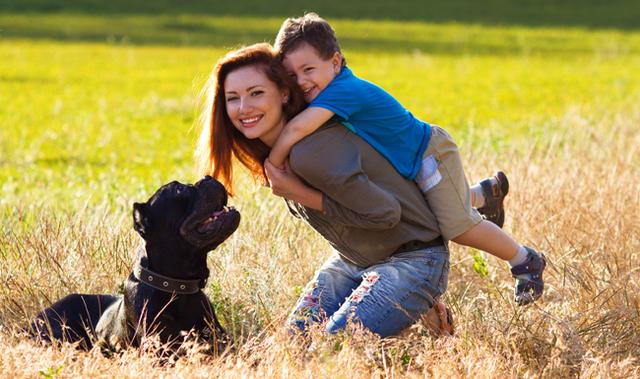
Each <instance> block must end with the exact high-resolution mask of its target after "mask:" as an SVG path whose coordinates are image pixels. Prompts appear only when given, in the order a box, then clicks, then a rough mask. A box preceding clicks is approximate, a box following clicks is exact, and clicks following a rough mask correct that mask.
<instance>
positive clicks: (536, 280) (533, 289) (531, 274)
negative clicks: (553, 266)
mask: <svg viewBox="0 0 640 379" xmlns="http://www.w3.org/2000/svg"><path fill="white" fill-rule="evenodd" d="M524 248H525V249H526V250H527V252H528V253H529V254H528V255H527V260H526V261H525V262H524V263H521V264H519V265H517V266H513V267H512V268H511V274H512V275H513V277H514V278H516V288H515V291H514V294H515V301H516V303H517V304H518V305H526V304H529V303H532V302H534V301H535V300H536V299H537V298H539V297H540V296H541V295H542V291H543V290H544V280H543V279H542V273H543V272H544V268H545V267H546V266H547V259H546V258H545V256H544V254H540V253H538V252H536V251H535V250H533V249H532V248H529V247H526V246H524Z"/></svg>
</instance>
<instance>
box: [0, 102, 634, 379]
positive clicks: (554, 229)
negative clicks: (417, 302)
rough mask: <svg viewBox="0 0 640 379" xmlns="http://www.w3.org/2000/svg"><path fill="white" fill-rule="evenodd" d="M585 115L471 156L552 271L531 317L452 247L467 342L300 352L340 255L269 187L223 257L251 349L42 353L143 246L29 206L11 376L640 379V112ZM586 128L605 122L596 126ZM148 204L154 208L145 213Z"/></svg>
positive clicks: (504, 273)
mask: <svg viewBox="0 0 640 379" xmlns="http://www.w3.org/2000/svg"><path fill="white" fill-rule="evenodd" d="M637 112H638V111H637V110H633V109H632V110H631V111H630V112H626V113H624V114H620V115H613V116H611V115H606V116H601V117H598V116H594V115H593V112H585V111H579V110H576V111H574V112H570V113H568V114H567V115H565V117H563V118H561V119H557V120H550V121H549V125H548V127H547V133H546V135H545V136H543V137H541V138H540V139H539V140H537V141H531V143H530V144H529V145H527V146H525V147H523V146H519V147H518V148H515V147H514V148H504V149H502V150H500V156H498V155H497V154H496V153H495V152H494V150H492V149H489V148H488V147H486V146H482V145H477V144H476V145H471V144H469V143H466V142H463V143H462V150H463V154H464V158H465V160H466V162H468V165H467V168H468V173H469V174H470V176H472V179H479V178H481V177H482V176H484V174H486V173H489V172H493V171H494V170H495V169H496V168H500V169H503V170H504V171H506V172H507V173H508V174H509V178H510V180H511V183H512V191H511V194H510V195H509V197H508V202H507V207H508V220H507V224H506V226H505V227H506V230H508V231H510V232H511V233H512V234H513V235H514V236H515V237H516V238H517V239H518V240H520V241H522V242H523V243H525V244H528V245H531V246H534V247H536V248H538V249H540V250H541V251H543V252H545V253H546V255H547V257H548V258H549V260H550V265H549V266H548V268H547V271H546V281H547V287H546V291H545V294H544V297H543V299H542V301H539V302H537V303H536V304H535V305H533V306H529V307H525V308H520V307H516V306H515V305H514V303H513V301H512V299H511V296H512V295H511V290H512V284H513V283H512V279H511V278H510V277H509V274H508V270H507V267H506V266H505V265H504V264H503V263H501V262H498V261H497V260H494V259H489V275H488V277H481V276H480V275H478V274H476V273H475V272H474V271H473V269H472V264H471V259H470V257H471V256H472V254H471V252H470V251H469V250H468V249H464V248H461V247H459V246H456V245H453V244H452V245H451V247H452V265H451V267H452V270H451V274H450V282H449V290H448V292H447V295H446V299H445V301H446V302H447V303H448V304H449V305H450V306H451V308H452V309H453V311H454V317H455V320H456V322H457V335H456V336H454V337H450V338H440V339H433V338H431V337H429V335H428V333H426V332H425V331H424V330H423V329H422V328H421V326H419V325H418V326H416V327H414V328H413V330H412V331H411V332H410V333H409V334H408V335H406V336H404V337H402V338H395V339H388V340H380V339H378V338H376V337H375V336H373V335H370V334H367V333H364V332H362V331H360V330H349V331H348V332H347V333H344V334H340V335H336V336H325V335H321V334H320V333H314V334H312V339H313V340H314V346H315V348H313V349H308V348H307V346H308V345H307V343H306V342H305V341H299V340H292V339H290V338H287V336H286V333H284V332H283V330H282V328H281V324H282V321H283V319H284V317H286V314H287V312H288V310H289V308H290V307H291V306H292V305H293V303H294V301H295V299H296V296H297V294H298V293H299V291H300V288H301V286H303V285H304V284H305V282H306V281H307V280H308V279H309V278H310V277H311V275H312V274H313V272H314V270H315V269H316V268H317V267H318V266H319V264H320V263H321V262H322V261H323V260H324V259H325V257H326V256H327V255H328V253H329V247H328V244H326V243H325V242H324V241H323V240H322V239H321V238H319V237H317V236H316V235H315V234H314V233H313V232H312V231H310V229H309V228H308V227H306V226H305V225H304V224H301V223H299V222H298V221H295V220H294V219H293V218H292V217H290V216H289V215H288V212H287V211H286V208H285V206H284V204H283V203H282V202H281V201H279V200H278V199H275V198H272V197H270V196H269V195H268V193H267V192H266V190H260V189H250V188H253V187H251V186H250V184H249V183H248V181H247V180H248V179H246V178H245V179H243V180H245V181H246V182H245V185H244V186H241V187H239V188H243V187H244V188H245V191H239V192H241V193H240V194H239V196H238V197H237V198H236V199H234V201H233V202H234V203H235V205H236V206H237V207H238V208H240V209H241V211H242V214H243V220H242V223H241V227H240V228H239V230H238V231H237V232H236V234H235V235H234V236H233V237H232V238H231V239H230V240H228V241H227V242H226V243H225V244H224V245H223V246H222V247H221V248H220V249H218V250H217V251H216V252H214V253H212V254H211V255H210V260H209V264H210V266H211V268H212V276H211V280H210V284H209V286H208V288H207V292H208V294H209V295H210V297H211V298H212V299H213V301H214V303H215V304H216V306H217V309H218V312H219V315H220V316H221V318H222V319H223V322H224V324H225V326H226V328H227V329H228V330H229V331H231V332H232V334H233V340H234V341H235V344H234V347H233V349H232V350H230V351H228V352H226V353H225V354H223V355H222V356H220V357H211V356H207V355H204V354H201V353H200V352H199V350H198V349H197V348H196V347H194V348H193V349H192V350H190V352H189V354H187V356H186V357H184V358H182V359H179V360H177V361H176V362H174V363H173V364H164V365H163V364H162V363H163V362H161V361H160V360H159V359H158V358H156V356H155V355H154V354H149V353H145V352H141V351H139V350H130V351H127V352H125V353H124V354H122V355H121V356H118V357H115V358H106V357H104V356H102V355H101V354H100V352H99V351H91V352H88V353H86V352H78V351H76V350H74V349H73V348H72V347H71V346H69V345H63V346H54V347H51V346H41V345H40V344H38V343H36V342H34V341H31V340H29V339H27V338H26V337H25V336H24V335H22V334H20V333H19V331H18V328H19V326H21V325H24V324H25V323H26V322H27V320H28V318H29V317H30V316H32V315H33V314H35V312H36V311H37V310H38V309H39V307H41V306H44V305H47V304H49V303H50V302H51V301H53V300H55V299H57V298H59V297H61V296H63V295H65V294H67V293H70V292H102V293H104V292H110V293H113V292H116V291H117V288H118V286H119V284H120V283H122V281H123V279H124V278H125V277H126V275H127V273H128V271H129V269H130V265H131V255H130V253H131V252H132V250H133V248H134V246H135V245H136V244H137V243H138V239H137V237H136V236H135V235H134V232H133V231H132V229H131V227H130V226H131V220H130V216H129V214H128V213H127V214H124V213H121V212H120V213H119V212H114V211H113V210H112V209H109V207H107V206H104V207H97V208H93V207H92V208H86V209H82V210H79V211H77V212H74V213H73V214H59V213H54V212H52V211H50V210H48V209H47V208H46V207H45V206H43V207H40V208H35V209H34V208H33V207H30V206H29V205H24V207H23V208H16V209H14V210H13V211H12V213H10V214H8V215H6V217H5V218H4V220H3V221H2V227H3V230H2V234H1V235H0V248H1V249H2V250H1V251H0V254H1V256H0V278H1V281H2V283H3V286H2V287H1V288H0V351H1V352H2V353H0V376H2V377H19V376H24V377H36V376H49V377H51V376H59V377H78V376H87V377H89V376H90V377H211V376H215V377H349V378H360V377H362V378H370V377H404V376H406V377H423V376H436V377H440V376H442V377H464V376H471V377H516V376H517V377H538V376H542V377H584V378H592V377H638V376H640V364H639V362H638V358H640V317H639V313H640V266H639V265H638V262H640V221H638V215H639V214H640V181H639V178H640V169H639V168H638V166H639V164H640V154H639V151H638V149H639V148H638V146H640V113H637ZM586 114H589V115H588V116H587V115H586ZM133 200H141V199H132V201H133Z"/></svg>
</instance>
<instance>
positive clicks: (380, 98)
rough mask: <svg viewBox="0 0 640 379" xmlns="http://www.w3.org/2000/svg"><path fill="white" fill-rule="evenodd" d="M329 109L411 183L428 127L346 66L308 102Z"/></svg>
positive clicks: (415, 173) (429, 128) (380, 89)
mask: <svg viewBox="0 0 640 379" xmlns="http://www.w3.org/2000/svg"><path fill="white" fill-rule="evenodd" d="M309 106H310V107H319V108H324V109H328V110H330V111H331V112H333V113H335V114H336V115H337V116H338V117H339V118H340V121H341V122H342V123H343V124H344V125H345V126H346V127H348V128H349V129H351V130H352V131H353V132H354V133H356V134H357V135H359V136H360V137H362V138H363V139H364V140H365V141H367V142H368V143H369V144H370V145H371V146H372V147H373V148H374V149H376V150H378V152H379V153H380V154H382V155H383V156H384V157H385V158H387V160H388V161H389V162H391V164H392V165H393V167H395V169H396V170H397V171H398V172H399V173H400V174H401V175H402V176H404V177H405V178H407V179H411V180H413V179H414V178H415V177H416V175H417V173H418V171H419V170H420V164H421V162H422V154H423V153H424V151H425V149H426V148H427V144H428V143H429V137H430V136H431V126H430V125H429V124H427V123H426V122H424V121H420V120H418V119H417V118H415V117H413V115H412V114H411V112H409V111H408V110H407V109H406V108H405V107H403V106H402V104H400V103H399V102H398V100H396V99H395V98H393V96H391V95H390V94H389V93H387V91H385V90H383V89H382V88H380V87H378V86H377V85H375V84H373V83H371V82H368V81H366V80H363V79H360V78H358V77H356V76H355V75H354V74H353V72H351V70H350V69H349V68H348V67H343V68H342V71H341V72H340V73H339V74H338V75H337V76H336V77H335V78H334V79H333V80H332V81H331V82H330V83H329V85H327V87H326V88H325V89H323V90H322V91H321V92H320V93H319V94H318V96H317V97H316V98H315V99H313V100H312V101H311V103H310V104H309Z"/></svg>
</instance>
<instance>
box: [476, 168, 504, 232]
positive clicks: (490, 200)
mask: <svg viewBox="0 0 640 379" xmlns="http://www.w3.org/2000/svg"><path fill="white" fill-rule="evenodd" d="M494 178H495V181H496V183H495V184H494V183H493V181H492V180H491V179H492V178H489V179H485V180H483V181H481V182H480V186H481V187H482V194H483V195H484V206H483V207H481V208H478V212H480V214H481V215H482V216H484V218H485V220H488V221H491V222H493V223H494V224H496V225H498V227H500V228H502V226H503V225H504V205H503V204H504V198H505V196H507V194H508V193H509V179H507V176H506V175H505V174H504V172H502V171H498V172H497V173H496V175H495V176H494Z"/></svg>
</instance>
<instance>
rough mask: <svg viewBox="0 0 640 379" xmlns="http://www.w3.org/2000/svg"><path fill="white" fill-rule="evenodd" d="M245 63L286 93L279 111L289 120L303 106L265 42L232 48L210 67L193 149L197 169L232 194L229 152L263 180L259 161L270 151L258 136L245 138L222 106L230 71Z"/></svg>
mask: <svg viewBox="0 0 640 379" xmlns="http://www.w3.org/2000/svg"><path fill="white" fill-rule="evenodd" d="M246 66H256V67H257V68H259V69H260V70H262V71H263V72H264V74H265V75H266V76H267V78H268V79H269V80H271V81H272V82H273V83H275V84H276V86H277V87H278V88H279V89H280V90H284V91H287V92H288V93H289V101H288V102H287V103H286V104H284V105H283V114H284V116H285V117H286V119H287V120H290V119H291V118H293V116H295V115H296V114H297V113H298V112H300V111H301V110H302V109H303V108H304V99H303V97H302V93H301V92H300V90H299V88H298V85H297V84H296V83H295V81H294V80H293V79H292V78H291V77H290V76H289V75H288V74H287V71H286V69H285V68H284V66H283V65H282V63H281V62H280V60H279V59H278V57H277V53H276V52H275V50H274V49H273V47H271V45H269V44H268V43H258V44H255V45H251V46H247V47H244V48H241V49H238V50H235V51H232V52H230V53H228V54H227V55H225V56H224V57H222V58H221V59H220V60H219V61H218V62H217V63H216V65H215V67H214V68H213V72H212V73H211V76H210V77H209V80H207V83H206V85H205V88H204V90H203V92H205V93H206V98H205V104H204V108H203V112H202V115H201V117H200V122H201V123H202V131H201V132H200V138H199V141H198V147H197V149H196V160H197V164H198V171H199V173H200V174H201V175H211V176H213V177H214V178H216V179H217V180H219V181H220V182H222V183H223V184H224V186H225V187H226V188H227V191H228V192H229V194H231V195H233V162H232V159H231V157H232V155H233V156H235V157H236V158H237V159H238V161H240V163H242V164H243V165H244V166H245V167H246V168H248V169H249V172H250V173H251V175H252V176H253V178H254V179H256V180H259V181H261V182H262V183H266V176H265V173H264V168H263V162H264V160H265V159H267V156H268V155H269V151H270V150H271V149H270V148H269V147H268V146H267V145H265V144H264V143H263V142H262V141H261V140H259V139H257V138H256V139H248V138H246V137H245V136H244V135H243V134H242V133H240V131H238V130H237V129H236V128H235V127H234V126H233V124H232V123H231V120H230V119H229V116H228V115H227V111H226V107H225V95H224V93H225V90H224V82H225V79H226V78H227V75H229V73H230V72H232V71H234V70H237V69H239V68H242V67H246Z"/></svg>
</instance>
